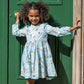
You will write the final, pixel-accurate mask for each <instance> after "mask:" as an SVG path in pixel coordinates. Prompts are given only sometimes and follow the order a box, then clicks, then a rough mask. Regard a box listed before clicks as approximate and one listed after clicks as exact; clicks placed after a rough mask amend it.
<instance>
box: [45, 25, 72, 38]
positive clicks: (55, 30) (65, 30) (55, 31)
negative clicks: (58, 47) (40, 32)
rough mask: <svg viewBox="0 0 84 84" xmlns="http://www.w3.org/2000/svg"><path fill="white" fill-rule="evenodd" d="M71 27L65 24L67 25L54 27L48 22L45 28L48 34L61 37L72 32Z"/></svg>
mask: <svg viewBox="0 0 84 84" xmlns="http://www.w3.org/2000/svg"><path fill="white" fill-rule="evenodd" d="M70 28H71V27H68V26H65V27H61V28H59V27H52V26H51V25H49V24H48V23H46V25H45V30H46V32H47V33H48V34H51V35H54V36H57V37H60V36H64V35H68V34H71V31H70Z"/></svg>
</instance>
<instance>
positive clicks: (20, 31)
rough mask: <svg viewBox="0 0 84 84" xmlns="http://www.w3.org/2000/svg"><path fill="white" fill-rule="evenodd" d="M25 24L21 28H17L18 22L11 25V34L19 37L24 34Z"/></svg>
mask: <svg viewBox="0 0 84 84" xmlns="http://www.w3.org/2000/svg"><path fill="white" fill-rule="evenodd" d="M26 28H27V27H26V26H25V27H24V28H22V29H19V24H13V25H12V35H15V36H18V37H21V36H25V35H26Z"/></svg>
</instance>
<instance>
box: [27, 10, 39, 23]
mask: <svg viewBox="0 0 84 84" xmlns="http://www.w3.org/2000/svg"><path fill="white" fill-rule="evenodd" d="M27 17H28V19H29V21H30V22H31V24H32V25H37V24H38V23H39V21H40V14H39V10H36V9H30V10H29V13H28V15H27Z"/></svg>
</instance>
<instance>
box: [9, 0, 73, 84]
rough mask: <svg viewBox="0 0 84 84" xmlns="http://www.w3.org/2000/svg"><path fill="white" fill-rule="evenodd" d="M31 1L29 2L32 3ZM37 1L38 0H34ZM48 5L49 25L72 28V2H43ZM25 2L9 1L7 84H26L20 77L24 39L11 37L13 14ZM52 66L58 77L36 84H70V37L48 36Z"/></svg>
mask: <svg viewBox="0 0 84 84" xmlns="http://www.w3.org/2000/svg"><path fill="white" fill-rule="evenodd" d="M32 1H33V0H31V2H32ZM35 1H38V0H35ZM43 1H44V2H45V3H46V4H48V6H49V8H50V11H49V15H50V19H49V21H48V22H49V24H51V25H52V26H59V27H62V26H72V23H73V22H72V16H73V15H72V14H73V13H72V11H73V10H72V9H73V7H72V5H73V3H72V2H73V1H72V0H52V1H51V0H43ZM23 3H25V1H23V0H20V1H17V0H13V1H12V0H9V14H11V17H10V18H9V59H8V60H9V76H8V77H9V83H8V84H26V80H25V79H24V78H22V77H20V65H21V64H20V63H21V56H22V51H23V48H24V44H25V41H26V40H25V38H22V37H21V38H19V37H15V36H13V35H12V32H11V31H12V30H11V26H12V24H14V23H15V21H16V19H15V17H14V12H16V11H19V9H20V7H21V6H22V4H23ZM21 27H22V26H21ZM48 41H49V44H50V47H51V51H52V55H53V60H54V64H55V67H56V70H57V74H58V77H57V78H55V79H53V80H52V81H46V80H45V79H42V80H41V79H40V80H38V81H37V84H42V83H45V84H46V83H48V84H51V83H53V84H72V43H71V41H72V35H67V36H63V37H60V38H58V37H55V36H51V35H49V38H48Z"/></svg>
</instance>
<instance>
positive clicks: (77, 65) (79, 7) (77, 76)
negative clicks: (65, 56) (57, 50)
mask: <svg viewBox="0 0 84 84" xmlns="http://www.w3.org/2000/svg"><path fill="white" fill-rule="evenodd" d="M76 16H77V17H78V19H80V20H81V22H80V24H79V25H81V28H80V29H78V30H75V31H74V32H73V68H72V84H84V80H83V79H84V57H83V56H84V23H83V22H84V0H73V23H75V17H76Z"/></svg>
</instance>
